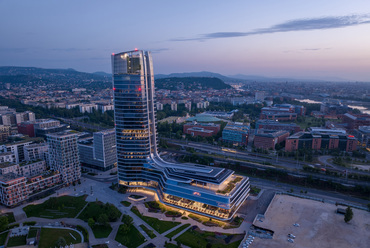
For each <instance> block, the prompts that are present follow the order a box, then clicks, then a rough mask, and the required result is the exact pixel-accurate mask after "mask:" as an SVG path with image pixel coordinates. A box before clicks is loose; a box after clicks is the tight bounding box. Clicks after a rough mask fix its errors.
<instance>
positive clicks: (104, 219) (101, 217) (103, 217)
mask: <svg viewBox="0 0 370 248" xmlns="http://www.w3.org/2000/svg"><path fill="white" fill-rule="evenodd" d="M97 222H99V224H100V225H107V224H108V216H107V215H106V214H101V215H99V217H98V219H97Z"/></svg>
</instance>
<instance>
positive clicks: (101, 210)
mask: <svg viewBox="0 0 370 248" xmlns="http://www.w3.org/2000/svg"><path fill="white" fill-rule="evenodd" d="M100 214H106V215H107V217H108V219H109V221H110V222H113V221H116V220H117V219H118V218H119V217H120V216H121V212H120V211H119V210H118V209H117V208H116V207H115V206H114V205H113V204H109V203H107V204H104V203H102V202H100V201H95V202H89V204H88V205H87V207H86V208H85V209H84V210H83V211H82V212H81V214H80V215H79V216H78V218H79V219H81V220H83V221H86V222H87V221H88V219H89V218H93V219H94V220H95V222H96V221H97V220H98V217H99V215H100Z"/></svg>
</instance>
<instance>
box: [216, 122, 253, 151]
mask: <svg viewBox="0 0 370 248" xmlns="http://www.w3.org/2000/svg"><path fill="white" fill-rule="evenodd" d="M249 130H250V125H249V123H248V124H247V123H242V122H229V123H227V125H226V127H225V128H224V130H223V131H222V141H225V142H229V143H232V144H234V145H247V144H248V135H249Z"/></svg>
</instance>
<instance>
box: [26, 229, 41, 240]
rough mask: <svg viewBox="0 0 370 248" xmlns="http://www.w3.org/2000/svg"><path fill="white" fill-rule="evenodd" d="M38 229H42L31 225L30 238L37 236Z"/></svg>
mask: <svg viewBox="0 0 370 248" xmlns="http://www.w3.org/2000/svg"><path fill="white" fill-rule="evenodd" d="M38 230H40V228H34V227H31V228H30V231H29V232H28V238H34V237H36V235H37V231H38Z"/></svg>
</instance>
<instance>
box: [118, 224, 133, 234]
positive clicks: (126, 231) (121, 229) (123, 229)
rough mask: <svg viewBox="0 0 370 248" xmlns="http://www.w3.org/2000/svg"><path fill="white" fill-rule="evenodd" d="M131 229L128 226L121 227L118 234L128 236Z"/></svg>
mask: <svg viewBox="0 0 370 248" xmlns="http://www.w3.org/2000/svg"><path fill="white" fill-rule="evenodd" d="M130 229H131V227H130V226H129V225H127V224H122V225H120V227H119V229H118V232H119V233H122V234H127V233H128V232H129V231H130Z"/></svg>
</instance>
